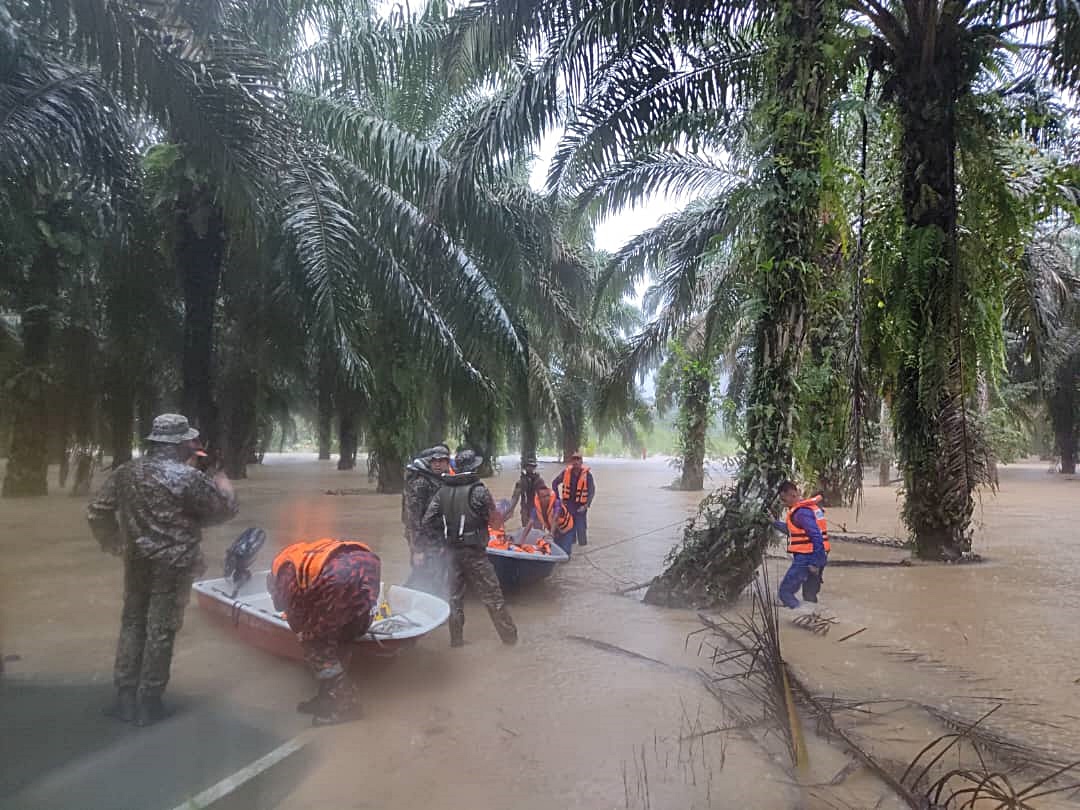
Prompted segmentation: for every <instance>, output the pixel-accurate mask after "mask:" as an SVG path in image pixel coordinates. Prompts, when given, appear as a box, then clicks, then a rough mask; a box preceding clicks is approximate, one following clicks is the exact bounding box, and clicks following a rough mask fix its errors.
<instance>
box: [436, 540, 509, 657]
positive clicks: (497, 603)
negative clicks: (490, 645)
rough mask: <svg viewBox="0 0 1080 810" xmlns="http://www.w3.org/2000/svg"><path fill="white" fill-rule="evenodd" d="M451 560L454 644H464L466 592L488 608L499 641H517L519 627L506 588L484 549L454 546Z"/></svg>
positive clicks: (451, 549) (451, 627)
mask: <svg viewBox="0 0 1080 810" xmlns="http://www.w3.org/2000/svg"><path fill="white" fill-rule="evenodd" d="M449 558H450V583H449V584H450V641H451V643H460V642H461V640H462V637H463V634H464V627H465V591H466V589H468V590H471V591H472V592H473V593H474V594H476V596H478V597H479V598H480V601H481V602H483V603H484V607H486V608H487V611H488V615H489V616H491V622H492V624H494V625H495V629H496V630H497V631H498V633H499V638H501V639H502V640H503V642H505V643H507V644H513V643H514V642H515V641H517V627H516V626H515V625H514V620H513V619H512V618H511V617H510V611H509V610H507V609H506V603H505V602H504V601H503V592H502V588H501V587H499V579H498V577H496V576H495V569H494V568H493V567H492V565H491V561H490V560H489V559H488V556H487V552H486V551H485V549H483V548H481V547H480V546H453V547H451V548H450V549H449Z"/></svg>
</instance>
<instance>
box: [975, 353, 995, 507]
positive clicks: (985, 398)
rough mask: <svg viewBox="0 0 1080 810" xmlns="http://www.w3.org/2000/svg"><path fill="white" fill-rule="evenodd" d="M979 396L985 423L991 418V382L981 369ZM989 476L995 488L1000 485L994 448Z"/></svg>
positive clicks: (989, 457) (989, 466)
mask: <svg viewBox="0 0 1080 810" xmlns="http://www.w3.org/2000/svg"><path fill="white" fill-rule="evenodd" d="M976 385H977V386H978V394H979V418H980V419H982V420H983V422H984V423H985V421H986V420H987V419H988V418H989V417H990V381H989V380H988V379H987V377H986V370H985V369H981V368H980V369H979V377H978V380H977V381H976ZM986 461H987V474H988V475H989V477H990V483H991V484H993V485H994V486H995V487H996V486H997V485H998V483H999V479H998V459H997V456H996V455H994V453H993V448H990V451H989V454H988V458H987V460H986Z"/></svg>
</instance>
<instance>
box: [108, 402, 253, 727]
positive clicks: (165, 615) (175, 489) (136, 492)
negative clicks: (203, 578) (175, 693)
mask: <svg viewBox="0 0 1080 810" xmlns="http://www.w3.org/2000/svg"><path fill="white" fill-rule="evenodd" d="M198 437H199V431H197V430H195V429H194V428H192V427H191V426H190V425H189V424H188V420H187V418H186V417H184V416H181V415H180V414H175V413H167V414H163V415H161V416H159V417H158V418H157V419H155V420H154V426H153V430H152V432H151V433H150V435H149V436H148V437H147V438H146V441H147V448H146V452H145V453H144V454H143V456H142V457H141V458H137V459H134V460H133V461H129V462H127V463H126V464H122V465H120V467H118V468H117V469H116V471H115V472H114V473H113V474H112V475H111V476H110V477H109V479H108V480H107V481H106V482H105V486H103V487H102V488H101V492H100V494H99V495H98V496H97V497H96V498H95V499H94V500H93V501H92V502H91V503H90V506H89V508H88V509H87V520H88V521H89V523H90V529H91V531H93V533H94V537H95V538H96V539H97V541H98V543H99V544H100V545H101V547H102V549H104V550H105V551H108V552H110V553H112V554H116V555H117V556H123V558H124V609H123V613H122V615H121V619H120V641H119V642H118V644H117V648H116V665H115V667H114V670H113V680H114V682H115V683H116V689H117V695H116V702H115V703H114V704H113V705H112V706H110V707H109V708H107V709H106V711H105V713H106V714H107V715H109V716H111V717H115V718H117V719H119V720H123V721H125V722H132V721H134V722H135V724H136V725H139V726H148V725H150V724H152V723H155V722H157V721H158V720H160V719H161V718H162V717H164V715H165V709H164V707H163V706H162V702H161V696H162V695H163V694H164V692H165V686H166V684H167V683H168V682H169V669H170V667H171V664H172V654H173V641H174V640H175V639H176V633H177V631H179V630H180V626H181V625H182V624H183V622H184V608H185V607H186V606H187V603H188V597H189V595H190V593H191V584H192V582H194V580H195V578H196V577H198V576H200V575H201V574H202V573H203V572H204V571H205V570H206V564H205V562H204V561H203V555H202V547H201V544H202V529H203V528H204V527H206V526H212V525H214V524H215V523H223V522H224V521H226V520H228V519H229V518H231V517H233V516H234V515H235V514H236V495H235V494H234V492H233V488H232V484H231V483H229V479H228V478H226V477H225V475H224V473H218V474H217V475H216V476H215V477H214V478H210V477H209V476H208V475H206V474H204V473H202V472H200V471H199V470H198V469H196V468H195V467H193V466H191V465H190V464H189V461H190V460H191V458H192V456H193V454H194V453H195V444H194V442H195V439H197V438H198Z"/></svg>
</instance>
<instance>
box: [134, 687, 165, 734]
mask: <svg viewBox="0 0 1080 810" xmlns="http://www.w3.org/2000/svg"><path fill="white" fill-rule="evenodd" d="M165 717H166V712H165V706H164V705H163V704H162V702H161V695H143V696H141V697H140V698H139V700H138V703H137V704H136V706H135V725H137V726H138V727H139V728H145V727H146V726H152V725H154V723H157V722H158V721H160V720H164V719H165Z"/></svg>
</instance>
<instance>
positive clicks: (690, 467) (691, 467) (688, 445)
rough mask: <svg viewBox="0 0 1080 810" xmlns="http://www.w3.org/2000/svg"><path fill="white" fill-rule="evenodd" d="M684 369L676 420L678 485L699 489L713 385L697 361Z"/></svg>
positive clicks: (702, 480)
mask: <svg viewBox="0 0 1080 810" xmlns="http://www.w3.org/2000/svg"><path fill="white" fill-rule="evenodd" d="M683 373H684V374H685V375H686V378H685V379H684V380H683V383H682V398H681V401H680V406H679V407H680V410H681V413H680V415H679V422H680V427H681V431H682V436H681V444H682V451H683V457H682V476H681V477H680V478H679V489H683V490H686V491H688V492H698V491H700V490H702V489H704V488H705V439H706V436H707V435H708V432H709V401H710V398H711V396H712V385H711V384H710V380H709V375H708V373H707V372H706V371H703V370H702V369H699V368H698V364H697V363H692V364H688V365H686V366H685V367H684V370H683Z"/></svg>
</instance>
